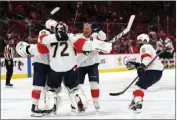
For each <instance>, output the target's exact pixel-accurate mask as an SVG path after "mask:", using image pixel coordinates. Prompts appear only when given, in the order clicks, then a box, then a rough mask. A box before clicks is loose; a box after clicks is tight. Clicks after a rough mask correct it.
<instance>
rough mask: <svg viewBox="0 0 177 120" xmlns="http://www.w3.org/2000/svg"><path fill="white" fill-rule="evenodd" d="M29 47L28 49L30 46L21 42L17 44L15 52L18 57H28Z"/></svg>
mask: <svg viewBox="0 0 177 120" xmlns="http://www.w3.org/2000/svg"><path fill="white" fill-rule="evenodd" d="M29 47H30V45H29V44H28V43H26V42H23V41H21V42H19V43H17V45H16V51H17V53H18V54H19V55H20V56H22V57H26V56H28V55H30V53H29V51H28V48H29Z"/></svg>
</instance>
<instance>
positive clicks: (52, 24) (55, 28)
mask: <svg viewBox="0 0 177 120" xmlns="http://www.w3.org/2000/svg"><path fill="white" fill-rule="evenodd" d="M45 26H46V29H49V30H50V31H52V32H54V33H56V32H59V31H63V32H68V26H67V25H66V24H65V23H63V22H59V23H57V21H55V20H52V19H49V20H47V21H46V23H45Z"/></svg>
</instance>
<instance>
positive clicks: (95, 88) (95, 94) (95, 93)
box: [90, 81, 100, 100]
mask: <svg viewBox="0 0 177 120" xmlns="http://www.w3.org/2000/svg"><path fill="white" fill-rule="evenodd" d="M90 89H91V95H92V98H93V100H97V99H98V98H99V96H100V89H99V84H98V83H97V82H93V81H91V82H90Z"/></svg>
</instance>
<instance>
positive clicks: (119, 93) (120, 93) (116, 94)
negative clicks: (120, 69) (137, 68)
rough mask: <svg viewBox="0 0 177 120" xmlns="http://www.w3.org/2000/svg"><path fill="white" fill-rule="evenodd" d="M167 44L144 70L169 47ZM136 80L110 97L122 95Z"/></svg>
mask: <svg viewBox="0 0 177 120" xmlns="http://www.w3.org/2000/svg"><path fill="white" fill-rule="evenodd" d="M169 44H170V42H169V43H167V44H166V46H165V48H164V49H163V50H162V51H161V52H160V53H158V54H157V55H156V56H155V57H154V58H153V59H152V60H151V61H150V62H149V64H148V65H147V66H146V68H145V70H146V69H147V68H148V67H149V66H150V65H151V64H152V63H153V62H154V60H155V59H156V58H157V57H159V55H160V54H161V53H163V51H164V50H166V48H167V47H168V46H169ZM138 78H139V77H138V76H137V77H136V78H135V79H134V80H133V81H132V82H131V83H130V84H129V85H128V86H127V87H126V88H125V89H124V90H123V91H121V92H118V93H109V95H111V96H118V95H122V94H124V93H125V92H126V91H127V90H128V89H129V88H130V87H131V85H132V84H133V83H134V82H135V81H136V80H137V79H138Z"/></svg>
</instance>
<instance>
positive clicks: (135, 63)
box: [126, 61, 140, 70]
mask: <svg viewBox="0 0 177 120" xmlns="http://www.w3.org/2000/svg"><path fill="white" fill-rule="evenodd" d="M139 65H140V63H138V62H133V61H129V62H127V64H126V66H127V68H128V70H132V69H134V68H137V67H138V66H139Z"/></svg>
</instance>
